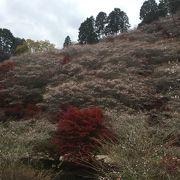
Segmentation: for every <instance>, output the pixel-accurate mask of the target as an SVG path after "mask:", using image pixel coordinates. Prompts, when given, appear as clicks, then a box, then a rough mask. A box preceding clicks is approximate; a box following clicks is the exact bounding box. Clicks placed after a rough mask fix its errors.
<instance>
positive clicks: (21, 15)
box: [0, 0, 144, 47]
mask: <svg viewBox="0 0 180 180" xmlns="http://www.w3.org/2000/svg"><path fill="white" fill-rule="evenodd" d="M143 2H144V0H126V1H123V0H111V1H105V0H31V1H30V0H27V1H25V0H0V27H1V28H8V29H10V30H11V32H12V33H13V34H14V35H15V36H18V37H22V38H25V39H27V38H30V39H34V40H45V39H48V40H50V41H51V42H53V43H55V44H56V45H57V46H58V47H61V46H62V44H63V42H64V39H65V37H66V36H67V35H70V37H71V39H72V40H73V41H77V38H78V28H79V26H80V24H81V23H82V22H83V21H84V20H85V19H86V18H87V17H90V16H91V15H93V16H94V17H96V15H97V14H98V12H100V11H104V12H106V13H107V14H109V13H110V12H111V11H112V10H113V9H114V8H115V7H117V8H120V9H122V10H123V11H125V12H126V13H127V15H128V16H129V19H130V23H131V25H132V27H133V26H134V25H137V24H138V23H139V10H140V7H141V5H142V3H143Z"/></svg>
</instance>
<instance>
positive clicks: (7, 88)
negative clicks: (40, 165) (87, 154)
mask: <svg viewBox="0 0 180 180" xmlns="http://www.w3.org/2000/svg"><path fill="white" fill-rule="evenodd" d="M174 20H175V24H174V21H173V20H172V18H171V17H167V18H165V19H161V20H160V21H158V22H154V23H152V24H150V25H145V26H142V27H140V28H138V29H137V30H131V31H129V32H128V33H124V34H121V35H118V36H116V37H109V38H106V39H103V40H102V41H101V42H100V43H98V44H94V45H83V46H80V45H72V46H70V47H68V48H65V49H63V50H56V51H51V52H45V53H36V54H24V55H21V56H17V57H13V58H11V59H10V60H8V61H5V62H3V63H0V119H1V120H0V121H1V124H0V132H1V133H2V134H4V136H3V137H4V138H6V140H7V141H9V144H11V148H13V149H14V150H15V151H16V150H19V149H21V151H22V152H20V153H18V152H17V151H16V153H15V156H16V157H15V158H14V157H13V156H14V154H13V151H12V150H10V154H11V158H12V159H13V160H14V161H15V159H18V160H19V159H20V158H22V157H24V156H25V154H27V152H28V153H29V154H31V153H32V154H34V153H35V152H34V151H33V147H32V148H29V147H27V144H29V145H32V146H33V144H39V143H40V144H41V143H42V142H44V141H46V140H47V139H49V133H52V131H54V129H55V128H54V124H51V123H50V122H49V121H48V120H47V119H48V118H49V116H50V115H51V114H52V113H57V112H59V110H61V109H63V107H65V106H68V105H73V106H77V107H94V106H99V107H101V108H102V109H103V110H104V112H105V114H106V116H107V120H109V121H110V122H111V125H112V128H114V130H115V131H116V132H117V134H118V136H119V137H121V138H119V141H120V142H119V144H118V145H112V144H110V146H108V145H107V146H105V147H104V150H103V153H105V154H107V155H108V156H109V157H110V158H111V160H112V161H113V162H114V163H115V166H116V172H114V170H113V168H112V169H111V170H109V168H107V167H106V166H103V165H102V164H101V165H99V164H98V163H97V167H96V168H97V169H98V172H100V174H101V175H102V176H106V177H107V178H109V179H116V178H117V177H119V176H122V177H125V178H124V179H127V180H128V179H173V180H174V179H179V173H180V153H179V152H180V149H179V148H180V139H179V135H180V132H179V129H180V121H179V119H180V18H179V16H178V15H177V16H175V17H174ZM37 114H39V115H37ZM44 114H45V115H47V114H48V116H47V117H46V118H44ZM49 114H50V115H49ZM34 115H36V116H34ZM24 119H26V121H25V120H24ZM10 120H11V121H12V120H13V121H12V122H9V125H7V126H4V122H7V121H10ZM14 120H15V121H16V122H14ZM17 120H18V122H17ZM22 120H23V121H22ZM31 123H32V125H30V124H31ZM13 124H14V125H15V124H16V125H15V127H16V130H14V129H13ZM27 125H28V126H31V128H28V129H27ZM45 127H47V129H46V128H45ZM41 128H43V129H46V130H44V132H41V130H40V129H41ZM12 129H13V130H12ZM10 131H13V132H15V134H16V136H15V137H17V139H16V140H15V141H17V142H16V145H13V142H12V138H11V137H13V136H14V135H13V133H12V132H10ZM31 131H32V132H31ZM29 134H30V136H31V138H30V137H29ZM32 134H33V136H32ZM20 136H22V137H20ZM3 137H0V138H2V141H1V142H4V144H1V145H0V148H2V149H3V148H4V149H3V150H1V149H0V152H3V153H4V154H3V153H2V157H1V156H0V161H1V160H2V159H3V160H4V159H5V160H7V159H8V161H9V158H10V157H9V156H8V155H7V154H6V153H5V152H6V150H7V149H6V148H8V147H9V144H8V143H7V141H5V140H3ZM23 137H25V139H26V140H27V142H26V143H25V147H24V146H23V144H24V143H22V142H23ZM37 137H38V138H37ZM18 143H19V144H21V146H23V148H22V147H21V146H17V144H18ZM1 146H2V147H1ZM6 146H7V147H6ZM17 157H18V158H17ZM10 161H11V160H10ZM14 161H13V162H14ZM11 162H12V161H11ZM0 166H1V163H0ZM12 166H13V165H12ZM13 167H14V166H13ZM117 168H118V170H117ZM2 172H4V171H3V169H2V168H0V179H1V175H2V174H3V173H2ZM1 173H2V174H1ZM8 173H9V172H8ZM2 180H3V179H2Z"/></svg>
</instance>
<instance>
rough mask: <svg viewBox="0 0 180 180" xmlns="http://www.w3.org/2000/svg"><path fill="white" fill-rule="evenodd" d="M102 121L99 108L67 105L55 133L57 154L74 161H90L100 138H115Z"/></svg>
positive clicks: (99, 144)
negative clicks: (80, 107)
mask: <svg viewBox="0 0 180 180" xmlns="http://www.w3.org/2000/svg"><path fill="white" fill-rule="evenodd" d="M103 122H104V117H103V113H102V110H101V109H100V108H87V109H86V108H84V109H78V108H76V107H69V108H68V109H67V111H66V112H65V113H64V114H63V115H62V117H61V118H60V119H59V123H58V127H57V132H56V135H55V144H56V145H57V147H58V152H59V154H60V155H61V156H63V158H64V159H65V160H67V161H71V162H74V163H82V162H83V161H85V162H87V161H91V160H92V159H93V158H94V156H95V154H96V152H97V151H98V148H99V147H100V146H101V142H102V141H101V140H104V139H106V140H107V139H108V140H115V136H114V135H113V133H112V132H111V131H110V130H109V129H108V128H106V127H105V125H104V124H103Z"/></svg>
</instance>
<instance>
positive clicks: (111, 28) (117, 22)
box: [105, 8, 130, 35]
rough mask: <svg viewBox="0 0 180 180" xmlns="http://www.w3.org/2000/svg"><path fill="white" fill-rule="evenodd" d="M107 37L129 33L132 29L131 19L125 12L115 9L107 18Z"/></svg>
mask: <svg viewBox="0 0 180 180" xmlns="http://www.w3.org/2000/svg"><path fill="white" fill-rule="evenodd" d="M107 22H108V25H107V26H106V30H105V33H106V35H114V34H117V33H119V32H121V33H122V32H127V30H128V28H129V27H130V24H129V18H128V16H127V15H126V13H125V12H124V11H121V10H120V9H119V8H115V9H114V10H113V11H112V12H111V13H110V14H109V16H108V18H107Z"/></svg>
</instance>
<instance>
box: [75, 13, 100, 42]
mask: <svg viewBox="0 0 180 180" xmlns="http://www.w3.org/2000/svg"><path fill="white" fill-rule="evenodd" d="M78 37H79V39H78V41H79V43H80V44H93V43H97V42H98V36H97V34H96V32H95V20H94V18H93V16H91V17H90V18H87V19H86V20H85V21H84V22H83V23H82V24H81V25H80V28H79V36H78Z"/></svg>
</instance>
